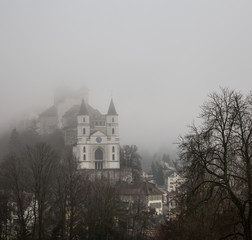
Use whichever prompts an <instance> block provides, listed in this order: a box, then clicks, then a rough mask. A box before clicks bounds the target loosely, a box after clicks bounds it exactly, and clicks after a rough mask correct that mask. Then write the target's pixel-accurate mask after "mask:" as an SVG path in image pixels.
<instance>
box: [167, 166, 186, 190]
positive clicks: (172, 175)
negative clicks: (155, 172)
mask: <svg viewBox="0 0 252 240" xmlns="http://www.w3.org/2000/svg"><path fill="white" fill-rule="evenodd" d="M184 182H185V179H184V178H181V177H180V176H179V175H178V174H177V173H176V172H175V171H174V170H171V171H169V172H167V173H166V174H165V185H166V187H167V191H168V192H172V191H176V189H177V188H178V187H180V186H181V185H182V184H183V183H184Z"/></svg>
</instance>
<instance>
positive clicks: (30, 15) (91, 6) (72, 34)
mask: <svg viewBox="0 0 252 240" xmlns="http://www.w3.org/2000/svg"><path fill="white" fill-rule="evenodd" d="M251 9H252V2H251V1H237V0H222V1H219V0H216V1H213V0H211V1H210V0H209V1H202V0H198V1H195V0H194V1H188V0H182V1H167V0H162V1H161V0H156V1H150V0H138V1H115V0H114V1H111V0H107V1H95V0H92V1H83V0H80V1H77V0H76V1H65V0H58V1H56V0H55V1H49V0H43V1H34V0H29V1H28V0H22V1H20V0H2V1H1V2H0V36H1V37H0V82H1V85H0V109H1V118H0V124H1V126H2V127H1V132H3V130H5V129H7V128H8V127H9V123H10V120H13V119H14V118H17V117H20V116H23V115H26V116H27V114H29V112H30V111H40V109H45V108H47V107H50V106H51V105H52V104H53V93H54V89H55V88H57V87H58V86H59V85H61V84H65V85H68V86H69V87H71V88H73V89H75V90H78V89H79V88H81V87H82V86H83V85H85V86H87V87H88V89H89V104H90V105H91V106H93V107H94V108H96V109H99V110H100V111H101V112H102V113H106V111H107V109H108V106H109V102H110V98H111V96H113V99H114V103H115V107H116V110H117V112H118V114H119V119H120V122H119V124H120V138H121V143H122V144H137V145H138V146H139V147H144V148H147V149H151V150H152V151H153V150H158V149H160V148H163V149H165V148H166V149H167V150H168V151H169V150H170V149H175V146H174V144H173V143H174V142H176V140H177V138H178V136H179V135H183V134H184V133H186V132H187V131H188V128H187V126H188V125H189V124H191V123H192V122H193V120H196V119H197V116H198V115H199V112H200V106H201V105H202V103H203V102H204V101H205V100H207V95H208V94H209V93H210V92H212V91H218V90H219V87H220V86H222V87H230V88H232V89H236V90H239V91H241V92H243V93H247V92H248V91H250V90H251V89H252V79H251V76H252V68H251V64H252V46H251V44H252V27H251V24H252V14H251Z"/></svg>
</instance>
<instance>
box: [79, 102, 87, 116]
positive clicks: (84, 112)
mask: <svg viewBox="0 0 252 240" xmlns="http://www.w3.org/2000/svg"><path fill="white" fill-rule="evenodd" d="M79 115H88V110H87V107H86V104H85V101H84V99H82V102H81V106H80V112H79Z"/></svg>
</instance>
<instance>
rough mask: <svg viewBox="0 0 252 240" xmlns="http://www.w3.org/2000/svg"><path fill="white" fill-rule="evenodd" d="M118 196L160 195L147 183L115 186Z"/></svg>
mask: <svg viewBox="0 0 252 240" xmlns="http://www.w3.org/2000/svg"><path fill="white" fill-rule="evenodd" d="M117 189H118V191H119V194H120V195H145V196H148V195H162V194H163V192H162V191H160V190H159V189H158V188H157V187H156V186H155V185H154V184H152V183H149V182H134V183H131V184H126V183H121V184H119V185H118V186H117Z"/></svg>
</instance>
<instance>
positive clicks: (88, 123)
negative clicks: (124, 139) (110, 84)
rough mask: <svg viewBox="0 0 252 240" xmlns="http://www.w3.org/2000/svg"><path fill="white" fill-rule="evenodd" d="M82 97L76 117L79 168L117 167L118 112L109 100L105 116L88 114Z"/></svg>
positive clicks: (109, 168)
mask: <svg viewBox="0 0 252 240" xmlns="http://www.w3.org/2000/svg"><path fill="white" fill-rule="evenodd" d="M88 109H89V108H88V107H87V106H86V104H85V101H84V100H82V103H81V106H80V111H79V114H78V116H77V147H76V150H75V151H76V157H77V161H78V168H79V169H90V170H91V169H104V170H105V169H107V170H116V169H120V145H119V129H118V114H117V112H116V109H115V106H114V102H113V100H112V99H111V102H110V105H109V109H108V112H107V114H106V115H104V114H97V115H94V114H90V113H89V111H88Z"/></svg>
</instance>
